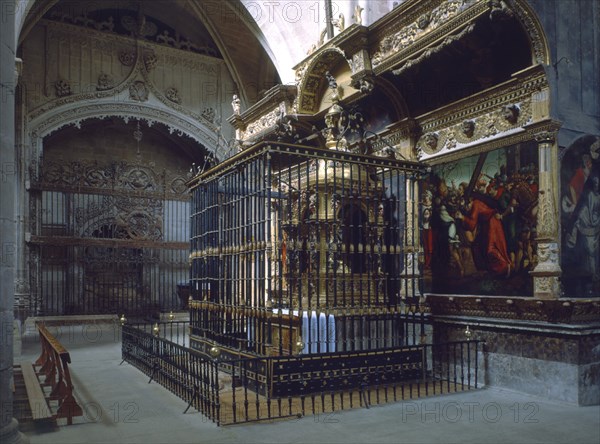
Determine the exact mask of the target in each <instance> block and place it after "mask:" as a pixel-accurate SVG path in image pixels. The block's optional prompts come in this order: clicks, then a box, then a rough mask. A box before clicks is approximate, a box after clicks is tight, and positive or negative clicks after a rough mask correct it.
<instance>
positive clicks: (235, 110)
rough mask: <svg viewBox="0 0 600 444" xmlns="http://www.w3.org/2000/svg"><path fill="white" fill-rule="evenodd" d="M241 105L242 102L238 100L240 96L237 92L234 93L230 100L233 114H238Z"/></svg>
mask: <svg viewBox="0 0 600 444" xmlns="http://www.w3.org/2000/svg"><path fill="white" fill-rule="evenodd" d="M241 105H242V102H241V101H240V98H239V97H238V96H237V94H234V95H233V100H232V101H231V107H232V108H233V114H235V115H236V116H239V115H240V108H241Z"/></svg>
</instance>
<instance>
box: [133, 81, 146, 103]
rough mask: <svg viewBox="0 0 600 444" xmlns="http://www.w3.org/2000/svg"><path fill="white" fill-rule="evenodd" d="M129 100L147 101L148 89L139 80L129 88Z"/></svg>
mask: <svg viewBox="0 0 600 444" xmlns="http://www.w3.org/2000/svg"><path fill="white" fill-rule="evenodd" d="M129 98H130V99H131V100H135V101H138V102H145V101H147V100H148V87H147V86H146V84H145V83H144V82H142V81H141V80H136V81H135V82H133V83H132V84H131V85H130V86H129Z"/></svg>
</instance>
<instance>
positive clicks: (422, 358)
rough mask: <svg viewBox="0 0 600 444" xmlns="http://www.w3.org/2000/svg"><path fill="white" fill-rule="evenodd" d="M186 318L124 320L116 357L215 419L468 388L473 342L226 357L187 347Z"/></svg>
mask: <svg viewBox="0 0 600 444" xmlns="http://www.w3.org/2000/svg"><path fill="white" fill-rule="evenodd" d="M186 332H187V326H186V325H185V323H172V322H163V323H156V324H137V325H124V326H123V349H122V353H123V360H124V361H127V362H129V363H130V364H132V365H134V366H135V367H137V368H138V369H140V370H141V371H142V372H143V373H144V374H146V375H147V376H148V377H149V382H152V381H155V382H158V383H159V384H161V385H163V386H164V387H165V388H167V389H168V390H170V391H171V392H172V393H174V394H176V395H177V396H179V397H180V398H181V399H183V400H184V401H185V402H186V403H188V406H187V408H186V411H187V410H188V409H189V408H190V407H194V408H195V409H196V410H197V411H199V412H200V413H202V414H203V415H205V416H206V417H207V418H208V419H210V420H212V421H213V422H215V423H217V424H218V425H228V424H236V423H244V422H254V421H264V420H274V419H278V418H286V417H301V416H304V415H318V414H325V413H329V412H336V411H340V410H344V409H351V408H356V407H365V408H369V407H370V406H371V405H376V404H385V403H388V402H394V401H400V400H408V399H417V398H421V397H425V396H432V395H440V394H445V393H454V392H460V391H466V390H472V389H475V388H477V387H479V386H480V385H481V384H480V374H481V373H480V372H481V371H480V361H481V352H482V351H483V349H482V343H481V342H480V341H476V340H471V341H456V342H447V343H443V344H420V345H404V346H401V347H397V348H392V349H390V348H386V349H375V350H368V351H351V352H337V353H325V354H314V355H310V354H308V355H297V356H269V357H264V356H261V357H253V356H240V357H238V358H231V357H229V356H225V355H223V354H220V350H219V349H218V348H211V349H205V350H197V349H192V348H189V347H187V346H186V345H185V344H186V342H187V333H186Z"/></svg>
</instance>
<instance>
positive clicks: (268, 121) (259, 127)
mask: <svg viewBox="0 0 600 444" xmlns="http://www.w3.org/2000/svg"><path fill="white" fill-rule="evenodd" d="M279 112H280V107H279V106H277V107H275V108H274V109H273V110H271V111H270V112H269V113H267V114H265V115H264V116H262V117H261V118H260V119H258V120H256V121H254V122H252V123H250V124H248V126H247V127H246V130H245V131H243V132H242V139H246V138H248V137H252V136H255V135H257V134H259V133H261V132H262V131H265V130H267V129H269V128H271V127H273V126H275V124H276V123H277V117H278V116H279Z"/></svg>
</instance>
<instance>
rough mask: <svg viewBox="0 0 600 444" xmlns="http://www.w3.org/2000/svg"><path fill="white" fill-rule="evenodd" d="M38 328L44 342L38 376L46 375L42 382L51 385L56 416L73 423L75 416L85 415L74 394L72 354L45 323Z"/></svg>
mask: <svg viewBox="0 0 600 444" xmlns="http://www.w3.org/2000/svg"><path fill="white" fill-rule="evenodd" d="M37 329H38V331H39V334H40V342H41V344H42V354H41V355H40V357H39V358H38V359H37V360H36V361H35V364H34V366H39V367H40V369H39V370H38V372H37V373H38V375H37V378H39V376H44V381H43V382H42V381H41V380H40V384H42V385H48V386H50V387H51V392H50V397H49V399H50V400H56V401H58V411H57V412H56V415H55V418H67V424H69V425H70V424H73V417H75V416H83V410H82V409H81V407H80V406H79V404H77V401H76V400H75V397H74V396H73V383H72V382H71V373H70V372H69V366H68V364H70V363H71V356H70V355H69V352H68V351H67V350H66V349H65V348H64V347H63V345H62V344H61V343H60V342H59V341H58V340H57V339H56V338H55V337H54V336H53V335H52V333H50V332H49V331H48V329H47V328H46V327H45V326H44V325H43V324H37ZM24 367H27V366H24ZM40 390H41V389H40Z"/></svg>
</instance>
